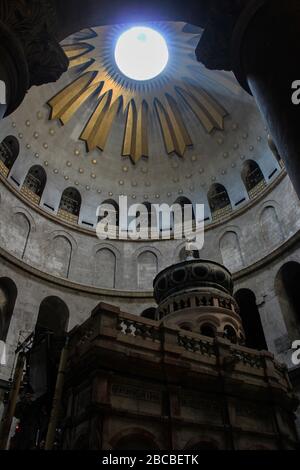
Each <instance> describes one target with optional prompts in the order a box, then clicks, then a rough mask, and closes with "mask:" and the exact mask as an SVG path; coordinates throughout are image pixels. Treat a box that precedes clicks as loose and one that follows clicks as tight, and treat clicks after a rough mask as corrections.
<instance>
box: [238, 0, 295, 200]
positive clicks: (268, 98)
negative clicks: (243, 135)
mask: <svg viewBox="0 0 300 470" xmlns="http://www.w3.org/2000/svg"><path fill="white" fill-rule="evenodd" d="M240 57H241V60H240V67H239V68H238V69H237V73H236V75H237V77H238V78H239V79H240V82H241V83H242V84H243V82H245V79H246V80H247V83H248V85H249V88H250V90H251V92H252V94H253V96H254V98H255V99H256V102H257V104H258V107H259V109H260V111H261V113H262V115H263V117H264V118H265V120H266V122H267V124H268V126H269V129H270V133H271V135H272V138H273V140H274V142H275V144H276V147H277V149H278V152H279V154H280V156H281V158H282V160H283V161H284V162H285V166H286V169H287V172H288V174H289V176H290V178H291V180H292V183H293V185H294V188H295V190H296V192H297V194H298V196H299V197H300V105H295V104H293V102H292V94H293V92H294V91H293V90H292V83H293V82H294V81H296V80H300V65H299V60H300V2H299V0H272V1H268V2H267V3H266V5H265V6H264V7H263V8H261V9H260V10H259V11H258V12H257V14H256V15H255V16H254V17H253V19H252V21H250V23H249V26H248V27H247V29H246V30H245V33H244V34H243V36H242V38H241V48H240Z"/></svg>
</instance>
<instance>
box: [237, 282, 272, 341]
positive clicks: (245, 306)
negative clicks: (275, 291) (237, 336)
mask: <svg viewBox="0 0 300 470" xmlns="http://www.w3.org/2000/svg"><path fill="white" fill-rule="evenodd" d="M234 297H235V299H236V301H237V303H238V306H239V308H240V317H241V319H242V323H243V327H244V330H245V335H246V341H245V345H246V346H247V347H248V348H253V349H258V350H267V349H268V346H267V342H266V338H265V334H264V330H263V327H262V323H261V319H260V314H259V311H258V307H257V304H256V298H255V294H254V293H253V292H252V291H251V290H250V289H240V290H239V291H237V293H236V294H235V296H234Z"/></svg>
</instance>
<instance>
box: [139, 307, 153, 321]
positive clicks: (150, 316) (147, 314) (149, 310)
mask: <svg viewBox="0 0 300 470" xmlns="http://www.w3.org/2000/svg"><path fill="white" fill-rule="evenodd" d="M155 316H156V308H155V307H150V308H146V309H145V310H144V311H143V312H142V313H141V317H142V318H148V319H149V320H156V318H155Z"/></svg>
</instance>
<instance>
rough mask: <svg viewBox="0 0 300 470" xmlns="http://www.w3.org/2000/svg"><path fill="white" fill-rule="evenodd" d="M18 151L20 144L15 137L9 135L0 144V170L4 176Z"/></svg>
mask: <svg viewBox="0 0 300 470" xmlns="http://www.w3.org/2000/svg"><path fill="white" fill-rule="evenodd" d="M19 152H20V144H19V141H18V139H17V138H16V137H14V136H13V135H9V136H8V137H5V139H4V140H3V141H2V142H1V144H0V171H1V173H2V174H3V175H4V176H8V173H9V172H10V170H11V169H12V167H13V164H14V163H15V161H16V159H17V157H18V155H19Z"/></svg>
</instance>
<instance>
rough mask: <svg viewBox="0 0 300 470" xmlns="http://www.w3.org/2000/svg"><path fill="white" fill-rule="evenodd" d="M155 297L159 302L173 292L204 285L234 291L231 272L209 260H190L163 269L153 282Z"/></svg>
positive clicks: (230, 292)
mask: <svg viewBox="0 0 300 470" xmlns="http://www.w3.org/2000/svg"><path fill="white" fill-rule="evenodd" d="M153 285H154V298H155V300H156V302H157V303H158V304H159V303H161V302H163V301H164V300H165V299H166V298H167V297H169V296H171V295H172V294H180V292H186V291H187V290H193V289H198V288H199V287H204V288H207V289H209V288H210V289H211V288H213V289H216V290H219V291H222V292H225V293H227V294H230V295H232V293H233V282H232V277H231V274H230V272H229V271H228V270H227V269H226V268H224V266H222V265H221V264H218V263H214V262H212V261H208V260H196V259H195V260H188V261H184V262H182V263H178V264H176V265H174V266H170V267H168V268H166V269H164V270H163V271H161V272H160V273H159V274H158V275H157V276H156V278H155V279H154V282H153Z"/></svg>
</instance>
